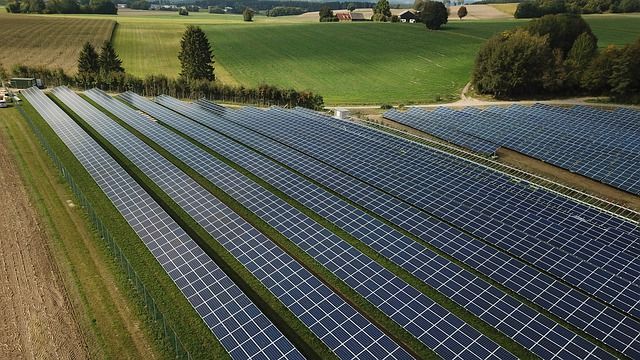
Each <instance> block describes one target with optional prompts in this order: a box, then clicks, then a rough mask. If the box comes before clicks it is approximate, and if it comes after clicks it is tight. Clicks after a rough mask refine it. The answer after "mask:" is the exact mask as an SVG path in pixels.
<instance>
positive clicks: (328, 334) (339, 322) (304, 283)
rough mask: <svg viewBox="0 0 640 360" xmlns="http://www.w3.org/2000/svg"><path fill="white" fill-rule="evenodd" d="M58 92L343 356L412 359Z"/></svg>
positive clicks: (114, 127) (111, 126) (171, 169)
mask: <svg viewBox="0 0 640 360" xmlns="http://www.w3.org/2000/svg"><path fill="white" fill-rule="evenodd" d="M53 93H54V94H55V95H56V97H58V98H59V99H60V100H61V101H63V102H64V103H65V104H66V105H67V106H69V108H71V109H72V110H73V111H74V112H76V113H77V114H78V115H79V116H80V117H82V119H83V120H84V121H85V122H87V123H88V124H89V125H90V126H91V127H92V128H93V129H94V130H96V131H97V132H98V133H99V134H100V135H101V136H103V137H104V138H105V139H106V140H107V141H109V142H110V143H111V144H112V145H113V146H114V147H115V148H116V149H117V150H118V151H120V152H121V153H122V154H123V155H124V156H126V157H127V158H128V159H129V160H130V161H131V162H132V163H133V164H134V165H135V166H137V167H138V168H139V169H140V170H141V171H142V172H143V173H144V174H145V175H146V176H148V177H149V178H150V179H151V181H153V182H154V183H155V184H156V185H158V186H159V187H160V188H161V189H162V190H163V191H164V192H165V193H166V194H167V195H168V196H169V197H170V198H171V199H172V200H173V201H175V203H176V204H178V206H180V207H181V208H182V209H183V210H184V211H185V212H187V213H188V214H189V215H190V216H191V217H192V218H193V219H194V220H195V221H196V222H198V223H199V224H200V225H201V226H202V227H203V228H204V229H205V230H206V231H207V232H209V233H210V234H211V235H212V236H213V237H214V238H215V239H216V240H217V241H219V242H220V243H221V244H222V245H223V246H224V247H225V248H227V250H228V251H229V252H230V253H231V254H232V255H234V256H235V257H236V259H238V260H239V261H240V262H241V263H242V264H243V265H244V266H245V267H246V268H247V269H248V270H249V271H251V272H252V273H253V274H254V276H256V277H257V278H258V280H260V281H261V282H262V283H263V284H264V285H265V286H266V287H267V288H268V289H269V290H270V291H271V292H272V293H273V294H274V295H275V296H276V297H277V298H278V299H280V300H281V301H282V303H283V304H284V305H285V306H286V307H287V308H288V309H289V310H291V312H292V313H294V314H295V315H296V316H298V318H299V319H300V320H301V321H302V322H303V323H304V324H305V325H307V326H308V327H309V329H311V331H312V332H313V333H314V334H315V335H316V336H318V338H320V339H321V340H322V341H323V342H324V343H325V344H326V345H327V346H328V347H329V348H330V349H331V350H333V351H334V352H335V353H336V354H337V355H338V356H339V357H341V358H344V359H351V358H363V359H380V358H402V359H406V358H410V357H411V356H410V355H409V354H408V353H407V352H406V351H405V350H404V349H403V348H401V347H400V346H399V345H398V344H396V343H395V342H393V341H392V340H391V339H390V338H389V337H388V336H387V335H385V334H384V333H382V331H381V330H380V329H378V328H377V327H376V326H374V325H373V324H372V323H371V322H370V321H368V320H367V319H366V318H364V316H362V315H361V314H360V313H358V312H357V311H356V310H355V309H354V308H353V307H352V306H351V305H349V304H347V303H346V302H345V301H344V300H343V299H342V298H340V297H339V296H338V295H336V294H335V293H334V292H333V291H332V290H331V289H330V288H329V287H327V286H326V285H325V284H323V283H322V282H320V280H318V279H317V278H316V277H315V276H313V275H312V274H311V273H310V272H309V271H308V270H306V269H305V268H304V267H303V266H302V265H301V264H299V263H298V262H297V261H295V260H294V259H293V258H291V257H290V256H289V255H288V254H287V253H285V252H284V251H282V250H281V249H280V248H279V247H277V246H276V245H275V244H274V243H273V242H272V241H270V240H269V239H268V238H267V237H266V236H264V235H263V234H262V233H260V232H259V231H257V230H256V229H255V228H253V227H252V226H251V225H250V224H249V223H247V222H246V221H245V220H243V219H242V218H241V217H240V216H239V215H237V214H236V213H235V212H233V211H232V210H231V209H230V208H228V207H227V206H226V205H225V204H224V203H222V202H221V201H220V200H218V199H217V198H215V197H214V196H213V195H212V194H211V193H209V192H208V191H207V190H206V189H204V188H202V187H201V186H200V185H199V184H198V183H196V182H195V181H194V180H193V179H191V178H190V177H189V176H187V175H186V174H185V173H184V172H182V171H181V170H180V169H178V168H177V167H176V166H174V165H173V164H172V163H171V162H169V161H168V160H167V159H165V158H164V157H162V156H161V155H160V154H158V153H157V152H155V151H154V150H153V149H152V148H151V147H149V146H148V145H146V144H145V143H143V142H142V141H141V140H140V139H138V138H137V137H136V136H134V135H133V134H131V133H129V132H128V131H126V130H125V129H124V128H122V127H121V126H120V125H118V124H117V123H115V122H114V121H113V120H111V119H110V118H109V117H107V116H106V115H105V114H103V113H102V112H100V111H98V110H97V109H95V108H93V107H92V106H91V105H90V104H89V103H87V102H86V101H84V100H83V99H82V98H80V97H79V96H78V95H76V94H75V93H73V92H71V91H70V90H69V89H66V88H56V89H54V91H53ZM146 123H150V122H149V121H148V120H146ZM197 290H200V289H197Z"/></svg>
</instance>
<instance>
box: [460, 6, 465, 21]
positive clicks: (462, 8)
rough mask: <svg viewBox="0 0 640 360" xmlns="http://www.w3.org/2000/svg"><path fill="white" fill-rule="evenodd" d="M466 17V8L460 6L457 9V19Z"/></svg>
mask: <svg viewBox="0 0 640 360" xmlns="http://www.w3.org/2000/svg"><path fill="white" fill-rule="evenodd" d="M465 16H467V7H466V6H460V7H459V8H458V17H459V18H460V20H462V18H463V17H465Z"/></svg>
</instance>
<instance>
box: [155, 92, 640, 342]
mask: <svg viewBox="0 0 640 360" xmlns="http://www.w3.org/2000/svg"><path fill="white" fill-rule="evenodd" d="M165 99H168V98H167V97H162V101H163V102H165ZM159 100H160V99H159ZM175 103H176V102H175V101H173V102H168V101H166V102H165V104H167V105H169V106H172V107H174V108H176V109H177V110H180V111H183V112H184V110H183V109H184V108H183V107H179V108H177V107H176V105H175ZM200 105H204V106H205V107H207V106H206V105H208V103H202V102H200V103H199V104H197V105H194V106H190V108H193V109H199V108H200ZM256 113H257V115H256V116H258V118H256V121H263V122H268V121H269V119H268V117H267V114H266V113H265V112H263V111H256ZM185 114H190V115H191V116H192V117H193V118H194V119H197V120H198V121H200V122H202V123H204V124H206V125H207V126H209V127H210V128H212V129H215V130H217V131H219V132H221V133H223V134H224V135H226V136H229V137H231V138H234V139H236V140H238V141H240V142H241V143H244V144H246V145H247V146H250V147H251V148H254V149H256V150H258V151H260V152H261V153H264V154H266V155H269V156H270V157H272V158H274V159H276V160H278V161H279V162H282V163H284V164H286V165H287V166H289V167H291V168H293V169H295V170H297V171H300V172H301V173H303V174H304V175H306V176H308V177H309V178H312V179H314V180H316V181H318V182H320V183H322V184H323V185H325V186H327V187H329V188H330V189H332V190H334V191H336V192H338V193H340V194H342V195H343V196H345V197H347V198H349V199H350V200H352V201H354V202H356V203H358V204H359V205H362V206H363V207H365V208H367V209H369V210H371V211H372V212H374V213H377V214H378V215H380V216H382V217H384V218H386V219H387V220H389V221H391V222H393V223H395V224H396V225H398V226H400V227H402V228H404V229H405V230H407V231H409V232H411V233H413V234H414V235H416V236H418V237H420V238H421V239H423V240H425V241H427V242H430V243H431V244H432V245H434V246H436V247H438V248H439V249H440V250H443V251H445V252H446V253H448V254H449V255H452V256H454V257H456V258H458V259H459V260H461V261H463V262H465V263H467V264H469V265H471V266H472V267H474V268H476V269H477V270H479V271H480V272H482V273H484V274H485V275H487V276H489V277H491V278H492V279H494V280H496V281H498V282H500V283H502V284H503V285H505V286H507V287H508V288H510V289H511V290H513V291H515V292H517V293H518V294H520V295H522V296H524V297H526V298H528V299H529V300H531V301H533V302H534V303H536V304H538V305H540V306H542V307H544V308H545V309H547V310H549V311H551V312H552V313H553V314H555V315H557V316H559V317H561V318H563V319H565V320H567V321H568V322H569V323H571V324H572V325H574V326H577V327H579V328H581V329H583V330H585V331H586V332H587V333H589V334H591V335H593V336H594V337H596V338H598V339H600V340H603V341H604V342H605V343H607V344H610V345H611V346H613V347H614V348H616V349H618V350H621V351H622V350H626V351H628V348H637V346H638V343H637V341H636V339H635V337H634V336H629V335H628V334H637V333H638V324H637V322H635V321H634V320H632V319H630V318H629V317H625V316H624V315H622V314H620V313H618V312H617V311H615V310H613V309H611V308H609V307H607V306H606V305H604V304H602V303H600V302H598V301H596V300H594V299H592V298H590V297H588V296H585V295H584V294H583V293H581V292H579V291H576V290H573V289H571V288H570V287H568V286H566V285H564V284H562V283H560V282H558V281H555V280H553V279H552V278H551V277H549V276H547V275H546V274H544V273H542V272H540V271H538V270H536V269H534V268H531V267H529V266H527V265H525V264H524V263H522V262H520V261H517V260H515V259H514V258H512V257H510V256H508V255H506V254H505V253H502V252H498V251H496V250H495V249H494V248H492V247H490V246H487V245H485V244H483V243H482V242H480V241H477V240H474V239H473V238H470V237H468V236H467V235H465V234H464V233H462V232H461V231H458V230H457V229H455V228H452V227H450V226H448V225H446V224H444V223H442V222H439V221H437V220H436V219H433V218H431V217H429V216H427V215H426V214H425V213H423V212H421V211H419V210H418V209H416V208H414V207H411V206H408V205H407V204H406V203H403V202H401V201H399V200H397V199H395V198H393V197H391V196H389V195H388V194H385V193H382V192H380V191H379V190H377V189H375V188H372V187H371V186H369V185H367V184H366V183H362V182H360V181H359V180H357V179H355V178H352V177H349V176H347V175H346V174H344V173H342V172H340V171H337V170H335V169H332V168H330V167H328V166H326V165H324V164H323V163H321V162H318V161H314V160H313V159H311V158H309V157H306V156H304V155H302V154H301V153H299V152H297V151H295V150H293V149H291V148H288V147H285V146H283V145H282V144H279V143H276V142H275V141H273V140H270V139H268V138H266V137H264V136H262V135H259V134H257V133H255V132H253V131H251V130H248V129H246V128H243V127H241V126H238V125H235V124H233V123H231V122H229V121H227V120H225V119H223V118H219V117H213V116H211V114H209V115H210V116H209V118H205V117H200V116H196V114H195V113H193V112H185ZM226 116H238V117H246V116H248V115H247V114H246V113H240V112H236V111H228V112H226ZM182 123H186V121H185V122H182ZM176 126H177V125H176ZM183 130H184V131H186V129H183ZM210 136H212V134H207V135H206V137H210ZM198 140H200V141H202V142H204V141H205V136H204V135H203V136H202V137H198ZM220 148H221V146H217V147H216V149H220ZM342 211H344V210H341V212H342ZM388 250H389V251H390V252H391V253H394V252H397V253H401V248H399V247H390V248H389V249H388ZM448 276H450V277H453V273H450V274H448ZM633 351H636V350H633Z"/></svg>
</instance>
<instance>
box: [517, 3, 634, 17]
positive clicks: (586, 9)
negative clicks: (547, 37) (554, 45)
mask: <svg viewBox="0 0 640 360" xmlns="http://www.w3.org/2000/svg"><path fill="white" fill-rule="evenodd" d="M636 11H640V0H526V1H523V2H521V3H519V4H518V7H517V8H516V12H515V14H514V16H515V17H516V18H517V19H530V18H538V17H541V16H544V15H551V14H562V13H573V14H600V13H605V12H615V13H629V12H636Z"/></svg>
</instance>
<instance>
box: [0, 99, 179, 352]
mask: <svg viewBox="0 0 640 360" xmlns="http://www.w3.org/2000/svg"><path fill="white" fill-rule="evenodd" d="M2 117H3V121H2V122H0V130H1V131H0V136H6V138H7V139H9V143H10V144H11V150H12V152H13V154H14V156H15V159H16V164H17V165H18V167H19V169H20V172H21V176H22V178H23V180H24V182H25V184H26V185H27V188H28V189H29V192H30V195H31V198H32V201H33V204H34V205H35V206H36V208H37V210H38V213H39V214H40V216H41V219H42V220H43V223H44V224H45V228H46V233H47V235H48V238H49V240H50V244H51V250H52V253H53V255H54V258H55V260H56V263H57V265H58V268H59V269H60V271H61V275H62V277H63V279H64V282H65V288H66V289H67V291H68V294H69V296H70V300H71V302H72V303H73V306H74V310H75V311H76V314H77V315H78V316H77V319H78V321H79V323H80V326H81V328H82V329H83V332H84V334H85V336H86V338H87V339H88V341H87V343H88V347H89V353H90V354H92V356H94V357H96V358H107V359H117V358H139V357H142V356H147V357H148V358H154V359H157V358H169V356H168V355H167V354H168V353H163V352H162V350H159V347H160V345H159V344H158V343H156V342H155V341H154V340H153V335H152V334H151V328H150V326H149V323H147V322H145V318H146V316H145V315H144V310H143V308H142V305H141V304H140V303H138V302H136V301H135V300H133V299H134V295H133V291H132V289H130V288H129V287H128V285H126V284H127V280H126V279H125V277H124V275H123V274H122V273H121V270H120V268H119V267H118V266H117V265H116V264H115V263H114V262H113V259H112V258H111V255H110V254H109V253H108V250H107V248H106V247H105V246H104V245H103V243H102V240H101V239H99V238H98V237H97V236H95V234H94V233H93V232H92V231H91V230H90V229H89V227H88V225H87V223H86V220H85V218H84V212H83V211H82V209H80V208H77V207H76V208H71V207H69V206H68V205H67V203H66V202H65V201H66V200H67V199H73V195H71V193H70V191H69V189H68V187H67V186H66V183H65V182H64V181H63V180H62V179H61V177H60V176H59V174H58V172H57V170H56V169H55V168H54V167H53V166H52V163H51V161H50V160H49V158H48V157H47V155H46V154H45V153H44V152H43V151H42V150H41V148H40V145H39V143H38V141H37V140H36V138H35V137H34V136H33V135H32V132H31V130H30V129H29V128H28V126H27V124H26V122H25V121H24V119H23V118H22V116H21V115H20V113H19V112H18V111H17V110H16V109H15V108H14V109H6V110H5V109H3V111H2ZM43 175H44V176H43ZM97 279H100V280H97ZM146 321H149V320H146ZM140 330H142V331H140ZM132 331H133V332H136V333H138V334H133V333H132ZM141 335H142V337H143V340H142V341H141V340H139V339H138V340H137V341H134V337H136V338H140V337H141Z"/></svg>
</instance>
